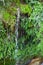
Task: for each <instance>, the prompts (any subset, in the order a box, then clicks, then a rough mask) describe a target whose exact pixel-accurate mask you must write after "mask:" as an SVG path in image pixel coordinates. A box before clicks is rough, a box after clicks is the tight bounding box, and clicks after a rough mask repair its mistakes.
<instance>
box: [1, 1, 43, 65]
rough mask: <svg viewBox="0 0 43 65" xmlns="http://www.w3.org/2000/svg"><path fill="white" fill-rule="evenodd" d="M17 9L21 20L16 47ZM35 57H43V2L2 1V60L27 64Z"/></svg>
mask: <svg viewBox="0 0 43 65" xmlns="http://www.w3.org/2000/svg"><path fill="white" fill-rule="evenodd" d="M17 8H19V9H20V10H19V12H20V18H19V27H18V40H17V42H18V44H17V46H16V41H15V37H16V35H15V27H16V23H17V16H18V15H17ZM34 57H43V2H42V1H41V0H38V1H37V0H5V1H4V3H3V1H0V60H1V59H4V60H5V59H6V58H10V59H15V61H18V60H19V61H21V62H22V63H25V62H26V61H27V60H29V59H32V58H34ZM22 63H21V64H22ZM21 64H20V65H21Z"/></svg>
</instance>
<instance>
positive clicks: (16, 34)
mask: <svg viewBox="0 0 43 65" xmlns="http://www.w3.org/2000/svg"><path fill="white" fill-rule="evenodd" d="M19 20H20V9H19V8H17V20H16V26H15V43H16V49H15V58H16V65H18V63H19V60H18V57H17V53H18V36H19V33H18V28H19V22H20V21H19Z"/></svg>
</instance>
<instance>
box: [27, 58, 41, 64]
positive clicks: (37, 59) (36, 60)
mask: <svg viewBox="0 0 43 65" xmlns="http://www.w3.org/2000/svg"><path fill="white" fill-rule="evenodd" d="M40 60H41V59H40V58H36V59H33V60H32V61H31V63H30V64H28V65H40Z"/></svg>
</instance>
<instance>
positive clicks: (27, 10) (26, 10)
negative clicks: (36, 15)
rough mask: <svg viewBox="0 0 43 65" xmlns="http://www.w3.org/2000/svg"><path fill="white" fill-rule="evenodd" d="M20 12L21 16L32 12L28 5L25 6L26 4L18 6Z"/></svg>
mask: <svg viewBox="0 0 43 65" xmlns="http://www.w3.org/2000/svg"><path fill="white" fill-rule="evenodd" d="M20 11H21V13H23V14H28V15H29V14H31V12H32V8H31V6H29V5H27V4H24V5H23V4H21V5H20Z"/></svg>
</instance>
